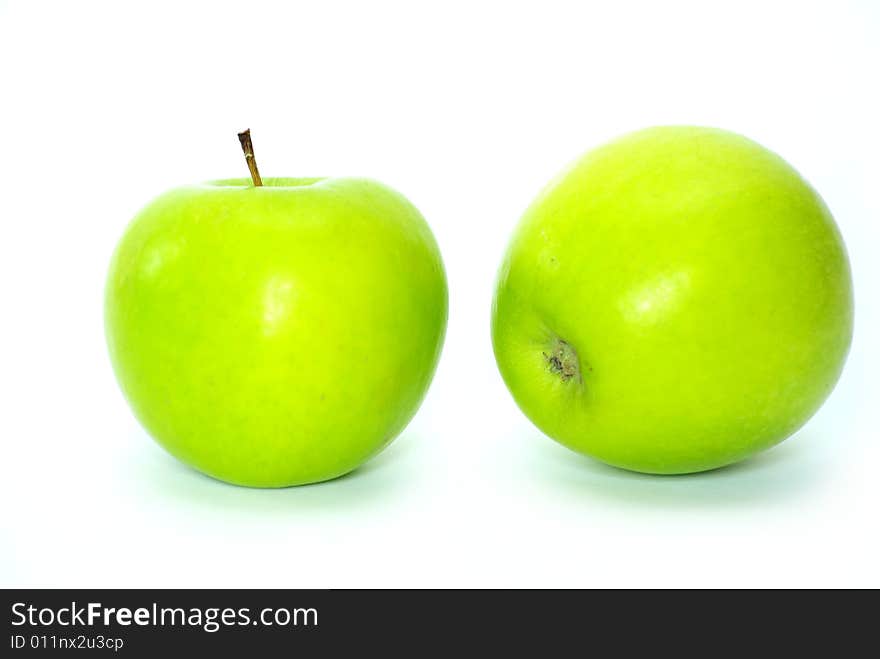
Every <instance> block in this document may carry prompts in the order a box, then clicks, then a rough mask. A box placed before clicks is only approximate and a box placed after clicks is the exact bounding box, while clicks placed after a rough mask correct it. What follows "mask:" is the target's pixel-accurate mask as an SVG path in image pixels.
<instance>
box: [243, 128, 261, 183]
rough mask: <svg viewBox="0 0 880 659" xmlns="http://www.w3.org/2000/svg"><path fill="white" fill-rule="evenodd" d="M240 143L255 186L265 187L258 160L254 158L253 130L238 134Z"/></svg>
mask: <svg viewBox="0 0 880 659" xmlns="http://www.w3.org/2000/svg"><path fill="white" fill-rule="evenodd" d="M238 141H239V142H241V150H242V151H244V157H245V160H247V165H248V169H249V170H251V178H252V179H253V181H254V185H255V186H257V187H259V186H261V185H263V179H261V178H260V170H259V169H257V159H256V158H255V157H254V144H253V142H251V129H250V128H248V129H247V130H246V131H244V132H243V133H239V134H238Z"/></svg>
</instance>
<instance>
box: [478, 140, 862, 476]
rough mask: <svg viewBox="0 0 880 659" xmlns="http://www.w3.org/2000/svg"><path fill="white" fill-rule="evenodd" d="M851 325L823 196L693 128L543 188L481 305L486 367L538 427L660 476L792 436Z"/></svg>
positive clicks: (752, 154) (584, 164)
mask: <svg viewBox="0 0 880 659" xmlns="http://www.w3.org/2000/svg"><path fill="white" fill-rule="evenodd" d="M852 329H853V297H852V283H851V278H850V268H849V262H848V260H847V255H846V251H845V248H844V244H843V241H842V239H841V236H840V233H839V231H838V229H837V226H836V225H835V222H834V219H833V218H832V216H831V213H830V212H829V211H828V208H827V207H826V206H825V204H824V203H823V201H822V199H821V198H820V197H819V195H818V194H817V193H816V192H815V191H814V190H813V189H812V188H811V187H810V186H809V184H807V182H806V181H805V180H804V179H803V178H801V176H800V175H799V174H798V173H797V172H796V171H795V170H794V169H793V168H792V167H791V166H790V165H788V164H787V163H786V162H785V161H784V160H783V159H782V158H780V157H779V156H777V155H775V154H774V153H772V152H770V151H768V150H767V149H765V148H763V147H761V146H760V145H758V144H756V143H755V142H752V141H751V140H748V139H746V138H744V137H741V136H739V135H736V134H733V133H730V132H726V131H723V130H718V129H712V128H701V127H689V126H677V127H676V126H673V127H658V128H652V129H647V130H643V131H639V132H636V133H632V134H630V135H627V136H624V137H622V138H620V139H618V140H616V141H613V142H611V143H610V144H607V145H605V146H603V147H600V148H598V149H596V150H594V151H592V152H590V153H588V154H587V155H585V156H583V157H582V158H581V159H579V160H578V161H576V162H575V163H573V164H572V165H571V166H570V167H569V168H568V169H567V170H566V171H565V172H563V174H561V175H560V176H559V177H558V178H556V179H555V180H554V181H553V182H552V183H551V184H550V185H549V186H548V187H547V188H546V189H545V190H544V191H543V192H542V193H541V194H540V195H539V196H538V198H537V199H536V200H535V201H534V202H533V204H532V205H531V206H530V208H529V209H528V210H527V211H526V212H525V215H524V217H523V218H522V220H521V222H520V224H519V226H518V228H517V229H516V232H515V234H514V236H513V238H512V240H511V242H510V245H509V248H508V250H507V253H506V256H505V257H504V261H503V264H502V266H501V269H500V274H499V277H498V282H497V288H496V293H495V298H494V303H493V309H492V340H493V345H494V351H495V356H496V360H497V363H498V367H499V369H500V371H501V374H502V376H503V378H504V381H505V382H506V384H507V386H508V388H509V389H510V391H511V393H512V394H513V397H514V399H515V400H516V402H517V403H518V405H519V406H520V408H521V409H522V410H523V411H524V412H525V414H526V415H527V416H528V417H529V418H530V419H531V420H532V421H533V422H534V423H535V425H536V426H538V428H540V429H541V430H542V431H544V432H545V433H546V434H547V435H549V436H550V437H552V438H553V439H555V440H557V441H559V442H561V443H562V444H564V445H565V446H568V447H569V448H572V449H574V450H575V451H578V452H581V453H584V454H587V455H590V456H593V457H595V458H598V459H599V460H602V461H604V462H606V463H609V464H611V465H616V466H619V467H624V468H627V469H632V470H636V471H641V472H651V473H658V474H677V473H686V472H697V471H703V470H707V469H712V468H715V467H721V466H723V465H727V464H730V463H733V462H736V461H738V460H741V459H743V458H745V457H747V456H750V455H752V454H754V453H755V452H757V451H760V450H762V449H766V448H768V447H770V446H773V445H774V444H776V443H777V442H780V441H782V440H783V439H785V438H786V437H788V436H789V435H791V434H792V433H793V432H794V431H795V430H797V429H798V428H799V427H800V426H801V425H803V424H804V423H805V422H806V421H807V419H809V418H810V416H811V415H812V414H813V413H814V412H815V411H816V410H817V409H818V408H819V406H820V405H821V404H822V402H823V401H824V400H825V398H826V397H827V396H828V395H829V393H830V392H831V390H832V388H833V387H834V385H835V383H836V381H837V379H838V376H839V375H840V373H841V369H842V368H843V364H844V360H845V358H846V355H847V352H848V349H849V345H850V341H851V336H852Z"/></svg>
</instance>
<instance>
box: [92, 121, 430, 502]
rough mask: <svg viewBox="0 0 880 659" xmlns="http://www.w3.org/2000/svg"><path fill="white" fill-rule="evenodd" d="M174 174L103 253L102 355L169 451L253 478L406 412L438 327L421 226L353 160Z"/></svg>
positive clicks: (327, 457)
mask: <svg viewBox="0 0 880 659" xmlns="http://www.w3.org/2000/svg"><path fill="white" fill-rule="evenodd" d="M239 139H240V140H241V144H242V148H243V149H244V152H245V156H246V159H247V163H248V167H249V169H250V172H251V180H250V181H248V180H246V179H231V180H223V181H213V182H210V183H205V184H200V185H188V186H185V187H181V188H178V189H175V190H171V191H169V192H167V193H165V194H163V195H161V196H160V197H158V198H157V199H155V200H154V201H152V202H151V203H150V204H149V205H148V206H147V207H146V208H144V209H143V210H142V211H141V212H140V213H139V214H138V215H137V217H135V218H134V220H133V221H132V222H131V224H130V225H129V226H128V228H127V230H126V231H125V234H124V235H123V237H122V239H121V241H120V243H119V245H118V247H117V249H116V251H115V253H114V255H113V258H112V262H111V264H110V271H109V275H108V278H107V286H106V297H105V325H106V335H107V344H108V347H109V353H110V358H111V361H112V364H113V368H114V370H115V373H116V376H117V378H118V380H119V384H120V385H121V388H122V391H123V393H124V395H125V396H126V398H127V399H128V402H129V403H130V405H131V407H132V409H133V411H134V413H135V415H136V417H137V418H138V419H139V420H140V422H141V424H142V425H143V426H144V427H145V428H146V429H147V431H148V432H149V433H150V434H151V435H152V436H153V437H154V438H155V439H156V441H157V442H158V443H159V444H161V445H162V446H163V447H164V448H165V449H167V450H168V451H169V452H170V453H171V454H172V455H174V456H176V457H177V458H179V459H180V460H182V461H183V462H185V463H187V464H189V465H191V466H193V467H195V468H196V469H198V470H200V471H202V472H204V473H206V474H209V475H210V476H213V477H215V478H218V479H220V480H224V481H227V482H230V483H235V484H239V485H248V486H256V487H283V486H289V485H299V484H304V483H313V482H316V481H323V480H327V479H331V478H335V477H337V476H340V475H342V474H345V473H347V472H349V471H351V470H353V469H355V468H356V467H358V466H359V465H361V464H362V463H363V462H364V461H366V460H368V459H369V458H370V457H371V456H373V455H375V454H376V453H378V452H379V451H381V450H382V448H383V447H385V446H386V445H387V444H388V443H389V442H391V440H393V439H394V438H395V437H396V436H397V435H398V434H399V433H400V432H401V430H403V428H404V426H406V424H407V423H408V422H409V420H410V419H411V418H412V416H413V415H414V414H415V412H416V410H417V408H418V406H419V404H420V402H421V401H422V399H423V397H424V396H425V393H426V391H427V389H428V386H429V384H430V382H431V378H432V376H433V373H434V370H435V367H436V365H437V361H438V358H439V355H440V350H441V347H442V344H443V337H444V334H445V330H446V318H447V285H446V276H445V272H444V269H443V263H442V260H441V257H440V252H439V249H438V247H437V243H436V242H435V240H434V236H433V234H432V233H431V230H430V228H429V227H428V225H427V223H426V222H425V220H424V219H423V217H422V216H421V215H420V213H419V211H418V210H417V209H416V208H415V207H414V206H413V205H412V204H411V203H410V202H409V201H407V200H406V199H405V198H404V197H403V196H402V195H400V194H399V193H397V192H395V191H393V190H391V189H390V188H388V187H386V186H384V185H382V184H380V183H377V182H375V181H371V180H366V179H358V178H267V179H263V178H261V177H260V174H259V170H258V168H257V164H256V160H255V158H254V152H253V147H252V144H251V139H250V131H245V132H244V133H242V134H241V135H240V136H239Z"/></svg>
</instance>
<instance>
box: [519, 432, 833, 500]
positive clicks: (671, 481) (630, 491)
mask: <svg viewBox="0 0 880 659" xmlns="http://www.w3.org/2000/svg"><path fill="white" fill-rule="evenodd" d="M535 434H536V433H535ZM827 439H828V438H827V437H822V436H821V435H820V434H819V433H817V432H816V431H811V430H809V429H806V430H803V431H800V432H798V433H796V434H795V435H793V436H792V437H791V438H789V439H788V440H786V441H785V442H782V443H781V444H779V445H777V446H775V447H774V448H772V449H769V450H767V451H764V452H763V453H759V454H758V455H756V456H753V457H751V458H749V459H747V460H744V461H742V462H738V463H736V464H733V465H729V466H726V467H722V468H720V469H715V470H712V471H705V472H700V473H695V474H683V475H678V476H668V475H662V476H658V475H651V474H641V473H637V472H631V471H626V470H624V469H618V468H616V467H612V466H609V465H606V464H604V463H602V462H599V461H597V460H593V459H591V458H588V457H585V456H582V455H579V454H577V453H574V452H572V451H570V450H568V449H566V448H565V447H563V446H560V445H558V444H555V443H554V442H552V441H549V440H548V439H547V438H546V437H543V436H540V435H538V436H533V437H529V438H528V440H529V441H528V444H529V445H531V446H532V449H530V450H529V454H528V458H529V471H530V472H531V477H532V478H535V479H537V480H538V481H539V485H540V486H542V487H548V488H555V489H556V490H557V492H558V493H561V494H563V495H571V496H576V497H582V498H584V499H587V498H590V499H596V498H598V499H600V500H603V501H609V502H612V503H617V504H623V505H626V506H631V507H636V508H659V509H668V510H681V509H684V510H689V509H706V508H727V509H729V508H754V507H762V506H767V505H773V504H779V503H784V502H791V501H793V500H797V499H803V498H808V497H810V496H812V495H814V494H815V493H816V492H817V491H819V490H820V489H821V487H822V486H823V484H824V483H825V482H827V481H829V480H831V476H832V474H833V472H834V468H835V466H836V465H835V461H834V460H833V459H832V455H831V453H830V451H829V450H828V448H827V444H828V442H827Z"/></svg>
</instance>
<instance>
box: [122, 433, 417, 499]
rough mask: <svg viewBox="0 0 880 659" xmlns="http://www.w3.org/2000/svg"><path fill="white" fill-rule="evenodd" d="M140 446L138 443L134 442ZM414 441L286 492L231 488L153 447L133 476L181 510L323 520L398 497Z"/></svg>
mask: <svg viewBox="0 0 880 659" xmlns="http://www.w3.org/2000/svg"><path fill="white" fill-rule="evenodd" d="M138 441H139V442H143V438H141V437H139V438H138ZM415 441H417V438H416V437H408V436H407V433H404V434H403V436H401V437H398V438H397V439H396V440H395V441H394V442H393V443H392V444H391V445H390V446H388V447H387V448H386V449H385V450H384V451H382V452H381V453H379V454H378V455H377V456H375V457H374V458H373V459H371V460H369V461H367V462H366V463H365V464H363V465H361V466H360V467H358V468H357V469H355V470H354V471H351V472H349V473H348V474H345V475H343V476H340V477H338V478H335V479H332V480H328V481H324V482H320V483H314V484H311V485H300V486H297V487H287V488H265V489H260V488H249V487H242V486H238V485H231V484H229V483H225V482H223V481H219V480H216V479H214V478H211V477H210V476H207V475H205V474H203V473H201V472H199V471H197V470H195V469H193V468H191V467H188V466H187V465H185V464H183V463H181V462H179V461H178V460H176V459H175V458H173V457H172V456H170V455H168V454H167V453H165V452H164V451H163V450H162V449H161V448H159V447H158V446H155V445H154V446H153V447H149V450H150V455H149V457H148V458H147V459H143V458H144V456H142V455H139V456H138V459H137V464H136V465H135V466H134V467H133V468H132V469H133V472H134V473H133V476H134V477H135V478H136V479H137V480H138V481H139V482H140V485H141V486H142V487H143V489H144V490H146V491H148V492H149V493H150V494H151V495H154V496H156V497H159V498H161V499H165V500H167V501H168V502H169V503H171V504H173V505H176V506H180V505H186V506H195V507H197V508H205V509H211V510H214V511H223V512H225V513H232V514H236V513H243V514H247V515H282V514H283V515H293V516H298V515H304V514H305V515H307V514H313V513H315V514H325V513H328V512H332V511H334V510H344V511H350V510H352V509H358V508H361V507H365V506H369V507H373V506H375V505H377V503H380V502H382V501H383V500H386V499H388V498H389V497H393V496H397V494H396V491H397V490H400V489H403V488H405V487H406V486H407V484H408V481H409V480H410V477H409V474H410V472H411V471H412V470H411V469H406V468H400V465H399V464H398V463H399V462H400V461H401V460H403V459H405V457H406V456H407V455H408V454H409V452H410V451H411V448H412V446H413V443H414V442H415Z"/></svg>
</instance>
